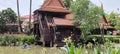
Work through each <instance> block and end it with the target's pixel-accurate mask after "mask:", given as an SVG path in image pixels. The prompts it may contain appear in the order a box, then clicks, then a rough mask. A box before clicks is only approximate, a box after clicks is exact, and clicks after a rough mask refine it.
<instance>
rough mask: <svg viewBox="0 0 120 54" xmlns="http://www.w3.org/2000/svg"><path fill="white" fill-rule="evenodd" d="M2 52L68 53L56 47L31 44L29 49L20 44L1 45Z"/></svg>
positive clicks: (2, 53)
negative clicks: (19, 45)
mask: <svg viewBox="0 0 120 54" xmlns="http://www.w3.org/2000/svg"><path fill="white" fill-rule="evenodd" d="M0 54H67V52H66V51H65V50H62V49H59V48H56V47H51V48H50V47H48V48H47V47H41V46H31V48H29V49H23V48H21V47H18V46H11V47H9V46H0Z"/></svg>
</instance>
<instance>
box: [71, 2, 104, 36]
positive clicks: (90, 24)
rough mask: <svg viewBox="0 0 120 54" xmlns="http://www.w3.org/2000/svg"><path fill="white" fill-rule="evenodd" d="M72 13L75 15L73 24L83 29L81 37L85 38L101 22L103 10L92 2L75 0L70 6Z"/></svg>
mask: <svg viewBox="0 0 120 54" xmlns="http://www.w3.org/2000/svg"><path fill="white" fill-rule="evenodd" d="M70 10H71V12H72V13H73V14H74V15H75V17H74V19H73V22H74V24H75V25H76V26H79V27H80V29H81V33H82V34H81V36H82V37H83V38H84V36H86V35H87V34H90V30H92V29H95V28H96V27H97V26H98V23H99V22H100V17H99V15H100V13H102V9H101V8H99V7H97V6H96V5H94V4H93V3H92V2H90V0H75V1H73V3H72V4H71V6H70Z"/></svg>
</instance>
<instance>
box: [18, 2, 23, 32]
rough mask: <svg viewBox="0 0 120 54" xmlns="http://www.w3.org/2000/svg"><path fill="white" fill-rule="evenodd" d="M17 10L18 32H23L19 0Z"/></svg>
mask: <svg viewBox="0 0 120 54" xmlns="http://www.w3.org/2000/svg"><path fill="white" fill-rule="evenodd" d="M17 12H18V24H19V26H18V32H20V33H21V32H23V31H22V26H21V22H20V12H19V0H17Z"/></svg>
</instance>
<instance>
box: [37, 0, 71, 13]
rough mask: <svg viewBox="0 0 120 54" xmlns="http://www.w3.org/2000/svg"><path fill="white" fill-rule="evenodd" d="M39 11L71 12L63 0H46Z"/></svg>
mask: <svg viewBox="0 0 120 54" xmlns="http://www.w3.org/2000/svg"><path fill="white" fill-rule="evenodd" d="M37 10H38V11H47V12H63V13H70V12H69V11H68V10H67V8H66V7H65V6H64V5H63V3H62V1H61V0H45V1H44V3H43V5H42V6H41V8H39V9H37Z"/></svg>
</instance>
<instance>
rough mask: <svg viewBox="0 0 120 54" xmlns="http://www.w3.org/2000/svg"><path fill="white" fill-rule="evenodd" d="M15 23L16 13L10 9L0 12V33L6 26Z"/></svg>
mask: <svg viewBox="0 0 120 54" xmlns="http://www.w3.org/2000/svg"><path fill="white" fill-rule="evenodd" d="M16 21H17V16H16V13H15V12H14V11H13V10H12V9H11V8H7V9H4V10H2V11H0V31H2V32H4V31H5V30H6V28H5V26H6V24H10V23H15V22H16Z"/></svg>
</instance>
